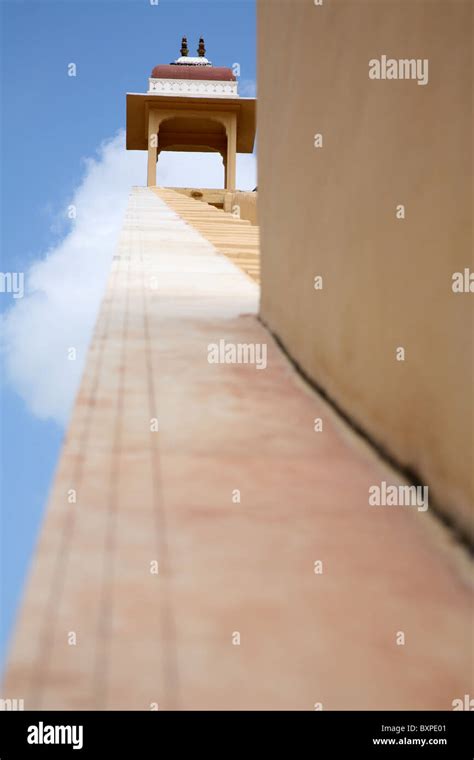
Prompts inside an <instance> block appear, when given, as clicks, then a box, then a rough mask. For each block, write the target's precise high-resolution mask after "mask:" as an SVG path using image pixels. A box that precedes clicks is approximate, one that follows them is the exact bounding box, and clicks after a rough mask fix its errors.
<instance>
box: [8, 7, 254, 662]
mask: <svg viewBox="0 0 474 760" xmlns="http://www.w3.org/2000/svg"><path fill="white" fill-rule="evenodd" d="M0 7H1V15H2V19H1V40H0V47H1V88H2V89H1V161H2V179H1V182H2V185H1V207H2V208H1V256H2V261H1V271H2V272H25V277H26V279H25V294H26V296H27V297H25V299H22V301H23V302H22V303H21V308H19V306H20V304H19V302H17V303H14V300H13V299H12V295H11V294H8V293H0V310H1V312H2V314H4V315H5V314H6V315H7V320H8V324H9V328H8V335H9V338H8V340H9V344H8V346H9V347H8V350H9V354H8V356H9V358H8V361H7V362H5V356H4V354H5V348H4V351H3V352H2V353H3V356H2V379H3V382H2V396H1V446H2V450H1V471H0V474H1V489H2V507H1V509H2V512H1V566H0V581H1V584H0V591H1V607H0V611H1V624H0V661H1V660H2V659H3V658H4V656H5V651H6V644H7V641H8V636H9V634H10V632H11V627H12V622H13V619H14V615H15V611H16V609H17V606H18V602H19V600H20V598H21V591H22V587H23V583H24V580H25V576H26V572H27V570H28V566H29V562H30V559H31V556H32V552H33V548H34V545H35V541H36V539H37V535H38V529H39V526H40V525H41V520H42V516H43V514H44V508H45V504H46V500H47V496H48V490H49V487H50V484H51V479H52V476H53V474H54V468H55V466H56V462H57V459H58V455H59V451H60V447H61V441H62V438H63V435H64V422H65V419H66V418H67V415H66V416H65V415H64V412H63V409H64V408H66V407H67V399H68V394H69V395H70V393H71V392H72V391H70V388H69V386H71V387H72V388H73V387H74V382H76V381H75V380H74V378H72V379H70V378H69V375H67V374H66V373H67V372H70V368H69V367H65V363H64V362H62V363H61V365H60V366H61V373H62V374H58V371H57V367H58V366H59V365H58V363H57V361H56V359H57V357H56V356H55V355H54V351H56V346H62V343H61V341H66V343H65V345H67V344H68V342H69V343H70V342H71V340H73V338H72V337H71V336H72V335H73V334H74V335H76V334H75V333H74V331H78V333H80V335H79V334H78V335H76V337H77V342H78V343H79V344H80V343H81V340H82V341H83V342H85V347H84V350H83V351H82V352H80V353H81V354H82V360H83V358H84V356H85V348H86V345H87V340H88V339H89V335H90V330H91V327H92V324H93V319H94V314H95V311H96V307H97V300H98V298H99V297H100V292H101V289H102V287H103V283H104V278H105V276H106V271H107V267H108V258H107V257H108V256H109V254H110V250H109V247H110V245H112V246H113V234H112V232H111V230H112V228H113V227H114V224H116V220H117V218H119V217H117V216H116V217H114V219H112V220H111V221H110V220H108V221H107V224H105V223H104V225H103V228H101V222H102V217H101V213H102V211H101V207H100V201H101V200H104V203H105V201H107V200H109V201H110V202H109V204H108V205H106V207H107V208H108V206H114V207H116V210H117V209H118V211H117V214H118V212H119V211H120V209H121V206H120V203H121V200H122V196H123V187H124V186H126V185H128V184H133V183H134V182H135V183H140V184H143V181H144V179H145V176H144V166H145V164H144V156H143V155H142V154H134V155H133V156H131V155H130V154H127V156H124V151H123V149H122V139H123V138H120V136H119V137H116V136H117V132H118V131H119V130H120V129H121V128H124V127H125V93H126V92H144V91H146V88H147V77H148V76H149V74H150V72H151V69H152V68H153V66H155V65H156V64H158V63H169V62H170V61H172V60H174V59H175V58H176V57H177V56H178V55H179V48H180V42H181V37H182V36H183V35H187V37H188V45H189V48H190V54H192V52H193V51H194V48H195V47H197V43H198V39H199V36H201V35H202V36H204V37H205V41H206V48H207V55H208V57H209V58H210V59H211V60H212V62H213V63H214V64H215V65H229V66H230V65H232V64H233V63H239V64H240V69H241V77H240V80H241V94H247V95H250V94H252V92H251V89H252V83H253V82H254V81H255V78H256V73H255V52H256V51H255V4H254V0H159V3H158V5H152V4H151V3H150V0H59V1H56V2H49V1H46V0H24V1H23V0H0ZM69 63H75V64H76V67H77V76H76V77H69V76H68V75H67V67H68V64H69ZM114 136H115V140H114V139H113V138H114ZM104 141H108V142H107V143H106V146H105V147H102V148H100V146H101V144H102V143H103V142H104ZM88 158H89V160H85V159H88ZM179 158H180V157H176V158H175V159H174V158H173V160H176V161H178V160H179ZM181 158H182V157H181ZM250 158H252V157H250ZM160 161H161V159H160ZM114 162H115V163H117V165H118V166H117V168H115V166H114ZM142 167H143V172H142ZM167 167H168V165H167V164H165V169H164V171H165V175H164V176H165V177H169V178H170V182H169V184H172V182H171V179H172V176H173V167H172V166H171V168H167ZM244 169H245V171H247V169H248V172H247V173H248V175H249V177H248V183H250V184H251V183H252V182H253V178H252V167H250V165H249V164H246V165H245V167H243V169H242V171H244ZM166 171H168V172H169V174H166ZM142 176H143V181H142V180H141V179H140V177H142ZM213 176H214V175H213ZM242 176H243V174H242ZM136 178H138V179H136ZM158 181H160V180H158ZM210 181H211V180H210ZM163 184H168V182H166V181H163ZM211 184H212V181H211ZM109 192H110V193H111V195H110V196H109V195H108V193H109ZM113 193H118V194H120V198H119V196H118V195H114V194H113ZM124 197H125V196H124ZM117 198H119V200H120V202H118V201H117ZM112 201H113V202H112ZM116 201H117V202H116ZM71 202H74V203H75V204H78V205H79V208H80V207H81V203H82V208H83V209H84V216H83V219H82V222H81V224H82V226H81V227H80V234H78V235H76V238H75V239H74V237H73V235H72V234H71V224H72V223H71V222H70V221H69V220H68V218H67V215H66V213H65V209H67V206H68V204H69V203H71ZM94 209H95V215H94ZM109 222H110V223H109ZM78 241H81V242H78ZM104 241H105V243H106V244H104ZM81 245H82V246H83V249H81ZM96 249H97V261H98V264H97V267H98V269H97V272H96V270H95V269H94V266H95V265H94V261H95V254H96ZM99 249H100V252H101V254H102V252H103V250H105V251H106V255H105V258H104V257H103V256H102V258H100V256H99ZM82 256H84V267H83V268H84V269H85V271H86V272H87V273H88V276H89V280H86V279H81V278H80V276H78V275H77V273H78V271H80V269H81V267H82V261H81V257H82ZM46 259H47V261H46ZM99 259H100V261H99ZM39 261H41V262H43V263H42V264H40V265H39V267H38V265H36V266H35V264H36V263H37V262H39ZM32 266H33V269H31V267H32ZM28 272H32V275H31V276H29V275H28ZM61 278H64V280H65V281H66V280H67V281H68V282H69V286H68V287H69V288H70V290H69V291H68V290H67V287H65V288H64V290H65V293H64V295H63V300H62V301H61V297H59V298H58V297H57V294H58V292H61V291H60V290H59V291H58V284H57V283H55V284H54V285H52V284H51V282H54V281H55V280H59V281H61ZM71 280H75V281H76V284H75V286H74V287H75V291H73V290H71V287H72V286H71V284H70V281H71ZM88 282H89V283H90V297H89V293H85V291H86V290H88V285H87V283H88ZM59 284H60V283H59ZM54 287H55V288H56V290H55V291H54V299H53V300H54V301H55V309H56V310H54V309H52V308H49V306H48V304H50V303H51V300H52V296H51V293H52V292H53V290H54ZM30 288H32V289H34V290H35V292H34V295H33V296H32V297H31V298H28V294H29V289H30ZM71 293H73V295H74V296H75V298H74V297H71ZM48 299H50V300H49V301H48ZM74 301H76V302H77V303H79V304H81V306H80V307H78V306H77V303H76V305H74V304H72V305H71V303H72V302H74ZM58 304H59V306H58ZM61 304H62V305H61ZM12 307H13V312H15V314H17V313H18V315H19V316H18V317H16V316H15V317H14V318H13V319H12V318H11V314H12V313H13V312H12ZM81 309H82V311H81ZM9 315H10V316H9ZM68 324H70V325H71V336H69V335H66V336H63V335H62V334H61V331H63V332H64V330H67V326H68ZM36 330H37V332H36ZM73 344H74V345H76V343H73ZM48 352H49V353H48ZM30 357H31V361H30ZM5 366H6V369H5ZM81 366H82V365H81V357H79V363H78V369H77V368H75V369H74V371H75V372H76V373H77V371H79V374H80V368H81ZM12 367H13V370H12ZM63 385H64V388H63ZM63 391H64V392H63ZM32 635H34V632H32Z"/></svg>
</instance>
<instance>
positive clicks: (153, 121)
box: [147, 110, 159, 187]
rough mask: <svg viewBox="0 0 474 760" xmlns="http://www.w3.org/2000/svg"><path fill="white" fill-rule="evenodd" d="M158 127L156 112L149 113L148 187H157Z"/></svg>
mask: <svg viewBox="0 0 474 760" xmlns="http://www.w3.org/2000/svg"><path fill="white" fill-rule="evenodd" d="M158 127H159V119H158V113H157V112H156V111H152V110H150V111H149V113H148V169H147V185H148V187H152V186H154V185H156V161H157V158H158Z"/></svg>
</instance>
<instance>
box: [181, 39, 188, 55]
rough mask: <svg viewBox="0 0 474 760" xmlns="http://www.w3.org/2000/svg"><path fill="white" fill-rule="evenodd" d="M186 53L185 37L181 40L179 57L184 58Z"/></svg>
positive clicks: (186, 41) (186, 43)
mask: <svg viewBox="0 0 474 760" xmlns="http://www.w3.org/2000/svg"><path fill="white" fill-rule="evenodd" d="M188 53H189V50H188V40H187V38H186V37H183V39H182V40H181V55H184V56H186V55H188Z"/></svg>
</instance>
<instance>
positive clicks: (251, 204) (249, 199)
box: [224, 190, 258, 225]
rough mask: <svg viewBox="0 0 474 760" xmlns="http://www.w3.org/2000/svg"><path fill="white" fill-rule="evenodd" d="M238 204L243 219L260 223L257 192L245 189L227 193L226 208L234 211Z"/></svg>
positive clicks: (252, 222)
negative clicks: (249, 191) (245, 190)
mask: <svg viewBox="0 0 474 760" xmlns="http://www.w3.org/2000/svg"><path fill="white" fill-rule="evenodd" d="M236 206H238V207H239V215H240V218H241V219H247V220H248V221H249V222H250V223H251V224H254V225H257V224H258V216H257V193H256V192H251V193H248V192H244V191H243V190H237V191H236V192H235V193H226V201H225V205H224V208H225V210H226V211H229V212H232V210H233V209H235V207H236Z"/></svg>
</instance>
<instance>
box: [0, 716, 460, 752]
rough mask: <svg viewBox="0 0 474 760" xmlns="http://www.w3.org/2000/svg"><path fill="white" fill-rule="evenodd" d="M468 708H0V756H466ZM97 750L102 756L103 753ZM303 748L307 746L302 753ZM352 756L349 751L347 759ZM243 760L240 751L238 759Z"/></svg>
mask: <svg viewBox="0 0 474 760" xmlns="http://www.w3.org/2000/svg"><path fill="white" fill-rule="evenodd" d="M472 717H473V716H472V714H471V713H470V712H462V711H460V712H455V711H453V712H382V711H380V712H362V711H353V712H330V711H324V710H323V711H321V712H318V711H315V712H260V711H259V712H210V711H195V712H191V711H183V712H171V711H157V712H83V711H80V712H69V711H67V712H66V711H64V712H36V711H25V712H21V711H17V712H14V711H10V712H8V711H5V712H0V760H19V758H23V757H24V756H25V755H26V756H28V757H35V756H36V757H51V758H54V757H57V758H66V757H78V758H79V757H97V756H100V757H102V756H103V757H113V753H114V752H116V753H117V754H118V756H120V757H122V756H124V755H125V756H127V754H128V756H129V757H130V758H140V760H141V759H142V758H143V759H144V760H146V758H160V757H163V756H164V755H167V756H168V755H169V754H170V753H172V754H174V753H181V752H183V751H188V752H189V751H191V752H193V755H194V754H195V753H197V752H202V751H204V752H206V753H207V754H208V755H209V754H210V755H211V756H212V755H216V756H219V757H223V758H225V757H226V756H228V755H235V754H236V753H238V754H240V755H241V756H242V753H244V752H245V753H246V754H248V753H251V754H253V753H254V751H255V749H257V748H258V747H261V748H262V749H264V750H265V754H266V756H268V752H269V751H271V750H272V749H273V748H275V751H276V752H278V755H279V756H280V755H281V754H282V753H283V752H285V751H289V752H290V753H291V758H298V757H300V756H301V757H305V758H306V757H309V758H311V759H312V758H315V759H317V758H322V759H324V760H325V758H332V756H333V755H334V756H338V755H339V753H340V752H341V751H342V752H351V753H357V756H360V757H362V758H364V757H367V756H370V757H374V758H375V757H410V758H420V759H422V758H450V760H451V759H452V760H464V759H466V760H472V758H473V757H474V752H473V748H474V742H473V739H472V736H473V721H472ZM104 750H106V753H105V754H104ZM308 751H310V753H309V755H308ZM351 756H352V755H348V757H351ZM243 760H245V756H243Z"/></svg>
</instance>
